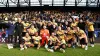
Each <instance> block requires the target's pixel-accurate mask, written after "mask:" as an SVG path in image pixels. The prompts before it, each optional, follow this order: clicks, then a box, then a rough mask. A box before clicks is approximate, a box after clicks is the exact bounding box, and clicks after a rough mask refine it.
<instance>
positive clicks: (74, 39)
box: [8, 19, 94, 53]
mask: <svg viewBox="0 0 100 56" xmlns="http://www.w3.org/2000/svg"><path fill="white" fill-rule="evenodd" d="M80 21H82V20H80ZM38 23H40V22H38ZM46 23H47V24H46ZM78 23H79V22H78V21H77V20H76V21H75V22H72V23H70V26H68V25H67V26H66V27H65V28H66V29H64V28H62V25H59V26H57V24H56V23H54V22H46V21H44V22H43V23H40V25H41V27H39V28H40V29H39V28H36V27H35V24H29V23H25V22H24V21H22V20H21V19H19V20H18V22H16V23H15V24H14V25H15V33H16V34H15V44H16V43H17V40H19V44H20V50H25V49H27V48H29V47H37V49H40V48H41V47H45V48H46V50H47V51H50V52H55V51H56V50H60V51H62V52H63V53H64V52H65V49H66V48H67V47H68V48H70V47H73V48H76V47H81V48H83V49H85V50H88V42H90V44H91V46H92V47H94V27H93V25H94V23H93V22H91V21H89V20H87V21H86V22H84V23H85V24H86V26H87V29H88V35H87V34H86V31H85V30H83V29H80V27H78V26H77V25H78ZM22 32H23V33H24V34H25V35H24V36H22ZM88 39H89V40H88ZM8 48H10V47H9V45H8Z"/></svg>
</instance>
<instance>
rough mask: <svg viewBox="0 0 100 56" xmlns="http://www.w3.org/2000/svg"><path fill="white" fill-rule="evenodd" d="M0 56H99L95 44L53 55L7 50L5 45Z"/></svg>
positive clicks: (36, 51) (35, 50) (42, 49)
mask: <svg viewBox="0 0 100 56" xmlns="http://www.w3.org/2000/svg"><path fill="white" fill-rule="evenodd" d="M0 56H100V44H95V47H88V50H87V51H86V50H84V49H81V48H75V49H73V48H66V52H65V53H62V52H60V51H59V50H57V51H55V52H54V53H51V52H48V51H47V50H46V49H45V48H43V47H42V48H40V49H39V50H37V49H36V48H28V49H27V50H23V51H20V50H19V48H14V49H10V50H9V49H7V46H6V45H5V44H2V45H0Z"/></svg>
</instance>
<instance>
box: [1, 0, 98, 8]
mask: <svg viewBox="0 0 100 56" xmlns="http://www.w3.org/2000/svg"><path fill="white" fill-rule="evenodd" d="M99 4H100V3H99V0H0V7H18V6H21V7H25V6H44V5H49V6H90V7H91V6H92V7H98V6H99Z"/></svg>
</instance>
